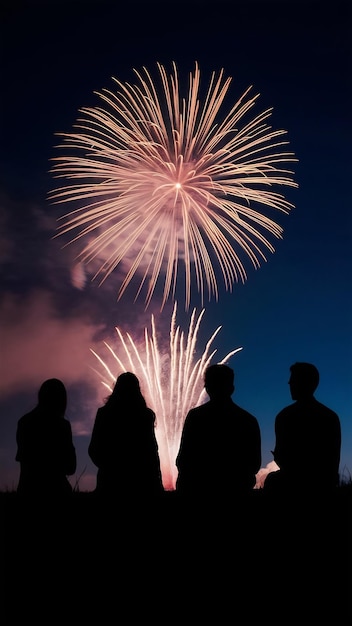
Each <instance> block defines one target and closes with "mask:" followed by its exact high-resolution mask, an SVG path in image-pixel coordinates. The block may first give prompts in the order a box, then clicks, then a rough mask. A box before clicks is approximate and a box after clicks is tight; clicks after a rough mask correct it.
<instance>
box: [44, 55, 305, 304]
mask: <svg viewBox="0 0 352 626" xmlns="http://www.w3.org/2000/svg"><path fill="white" fill-rule="evenodd" d="M157 65H158V71H159V74H158V78H159V85H157V84H156V83H154V82H153V79H152V77H151V75H150V73H149V71H148V70H147V69H146V68H143V69H142V70H141V71H137V70H134V72H135V74H136V76H137V82H136V84H130V83H123V82H121V81H119V80H117V79H116V78H113V80H114V83H115V85H116V90H115V91H110V90H108V89H103V90H102V92H101V93H99V92H97V95H98V96H99V97H100V99H101V100H102V101H103V106H97V107H87V108H82V109H81V110H80V113H81V117H79V118H78V120H77V123H76V125H75V126H74V130H73V131H72V132H70V133H58V135H59V136H61V137H62V143H61V144H60V145H59V146H58V148H64V149H65V151H67V152H68V155H67V156H58V157H55V158H54V159H53V162H54V164H53V167H52V170H51V171H52V172H53V174H54V177H56V178H63V179H66V184H65V186H62V187H58V188H56V189H54V190H52V191H51V192H50V193H49V199H50V200H51V201H52V202H54V203H64V204H66V203H72V205H71V206H73V207H74V208H73V210H72V211H70V212H68V213H66V214H64V215H62V216H61V217H60V219H59V226H58V232H57V233H56V235H55V236H64V235H66V236H68V237H70V239H69V241H68V242H67V243H66V244H65V245H68V244H69V243H73V242H78V241H80V240H82V242H83V243H82V244H81V248H80V251H79V253H78V259H79V260H80V261H81V262H82V263H84V264H86V265H90V267H91V268H92V274H93V279H96V278H97V277H99V279H100V284H101V283H103V282H104V281H105V280H106V278H107V277H108V276H109V275H110V274H111V273H112V272H113V271H114V270H115V269H116V268H119V270H120V273H119V276H122V278H121V282H120V285H119V289H118V299H119V298H121V296H122V295H123V293H124V292H125V290H126V289H127V287H128V285H129V284H130V283H131V281H132V280H133V278H134V277H136V278H137V279H138V281H139V286H138V288H137V292H136V295H135V299H137V298H138V297H139V295H140V294H141V292H142V290H143V289H144V290H145V292H146V293H145V303H146V307H147V306H148V304H149V303H150V301H151V298H152V296H153V294H154V291H155V289H156V286H157V284H158V283H159V281H160V283H163V297H162V305H161V308H163V306H164V305H165V303H166V301H167V300H168V298H169V296H170V295H172V298H173V299H175V294H176V285H177V284H179V282H180V281H181V284H182V281H184V289H185V307H186V309H188V307H189V305H190V299H191V285H192V291H193V285H196V288H197V290H198V292H199V293H200V294H201V298H202V305H203V301H204V294H205V292H207V293H208V298H209V300H210V299H211V297H212V296H214V297H215V298H216V299H217V298H218V283H217V278H216V275H217V271H216V270H219V269H220V275H222V277H223V280H224V286H225V288H226V290H228V291H231V290H232V287H233V285H234V283H236V282H239V281H241V282H244V281H245V280H246V277H247V276H246V270H245V267H244V260H245V259H246V260H249V262H250V263H251V264H252V265H253V266H254V267H255V268H258V267H259V266H260V263H261V262H262V261H265V260H266V257H265V254H264V251H265V250H268V251H270V252H274V247H273V245H272V243H271V242H270V241H269V238H267V236H269V237H270V238H271V237H274V238H277V239H278V238H281V237H282V232H283V229H282V228H281V227H280V226H279V225H278V224H277V223H276V222H275V221H274V220H273V219H271V218H270V217H269V216H268V215H266V214H265V213H264V212H262V210H263V209H265V210H266V211H268V210H271V209H273V210H274V211H279V212H281V213H286V214H287V213H289V211H290V210H291V209H292V208H293V205H292V204H291V203H290V202H288V201H287V200H286V199H285V198H284V196H283V195H282V194H280V193H278V192H276V191H274V190H273V188H275V187H278V186H281V187H282V186H284V187H297V186H298V185H297V184H296V183H295V182H294V180H293V178H292V174H293V172H292V171H290V170H289V169H286V167H287V165H286V166H285V165H284V164H285V163H286V164H287V163H290V162H294V161H297V159H296V158H295V157H294V154H293V153H292V152H286V151H282V147H283V146H285V145H286V144H288V141H284V140H283V139H282V137H283V135H285V134H286V131H285V130H272V128H271V127H270V126H269V125H268V124H267V120H268V118H269V117H270V115H271V112H272V109H271V108H270V109H267V110H265V111H264V112H262V113H260V114H258V115H256V116H255V117H253V118H252V119H249V120H248V121H244V118H245V116H246V115H247V114H248V113H249V111H250V110H251V109H252V107H253V106H254V104H255V103H256V100H257V98H258V96H259V94H257V95H254V96H251V95H249V92H250V90H251V87H250V88H248V89H247V90H246V91H245V92H244V93H243V95H242V96H241V97H240V98H239V99H238V100H237V102H235V104H233V105H232V106H231V107H230V110H229V112H228V113H227V114H225V115H222V108H223V105H224V101H225V96H226V94H227V92H228V89H229V86H230V83H231V78H226V79H225V78H224V70H223V69H221V70H220V72H219V73H218V74H216V73H215V72H213V73H212V75H211V79H210V82H209V85H208V88H207V90H206V92H205V98H204V100H203V104H202V103H201V102H202V100H201V86H200V70H199V67H198V64H197V63H195V69H194V71H193V72H190V73H189V86H188V91H187V92H186V96H185V97H184V96H182V95H181V90H180V84H179V78H178V72H177V68H176V64H175V63H173V65H172V67H173V71H172V73H171V74H170V75H168V74H167V71H166V69H165V68H164V66H162V65H161V64H157ZM158 86H159V89H158V88H157V87H158ZM67 181H71V182H67ZM76 245H77V244H76ZM181 267H183V268H184V274H183V272H182V273H181V271H180V268H181ZM119 280H120V278H119Z"/></svg>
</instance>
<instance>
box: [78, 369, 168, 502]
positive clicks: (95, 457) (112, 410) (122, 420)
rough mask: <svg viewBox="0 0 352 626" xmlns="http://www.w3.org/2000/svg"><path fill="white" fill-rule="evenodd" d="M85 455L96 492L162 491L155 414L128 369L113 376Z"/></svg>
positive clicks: (126, 494) (134, 493)
mask: <svg viewBox="0 0 352 626" xmlns="http://www.w3.org/2000/svg"><path fill="white" fill-rule="evenodd" d="M88 454H89V456H90V458H91V459H92V461H93V463H94V464H95V465H96V466H97V467H98V472H97V484H96V493H98V494H99V493H100V494H105V495H107V496H114V495H115V494H116V493H120V495H122V494H124V495H125V496H128V495H136V496H137V497H138V495H140V496H144V495H153V494H158V493H161V492H162V490H163V487H162V478H161V470H160V460H159V454H158V444H157V440H156V436H155V414H154V412H153V411H152V410H151V409H150V408H149V407H147V405H146V403H145V400H144V398H143V396H142V394H141V391H140V387H139V381H138V379H137V377H136V376H135V375H134V374H132V373H131V372H124V373H123V374H121V375H120V376H119V377H118V378H117V381H116V384H115V387H114V390H113V392H112V394H111V396H109V398H108V400H107V402H106V403H105V405H104V406H102V407H100V408H99V409H98V411H97V414H96V418H95V422H94V426H93V432H92V436H91V440H90V444H89V447H88Z"/></svg>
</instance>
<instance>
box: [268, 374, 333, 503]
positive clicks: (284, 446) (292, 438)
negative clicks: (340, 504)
mask: <svg viewBox="0 0 352 626" xmlns="http://www.w3.org/2000/svg"><path fill="white" fill-rule="evenodd" d="M290 372H291V374H290V377H289V381H288V384H289V386H290V392H291V397H292V400H294V403H293V404H290V405H289V406H287V407H286V408H284V409H283V410H282V411H280V413H278V415H277V416H276V418H275V448H274V451H273V454H274V461H275V462H276V463H277V465H278V466H279V468H280V470H278V471H277V472H271V473H270V474H268V476H267V477H266V480H265V483H264V489H265V490H266V491H267V492H269V490H270V491H273V490H280V491H282V492H285V491H295V492H305V491H307V490H309V491H310V492H311V493H312V494H313V493H314V492H316V491H321V490H324V491H327V490H330V491H331V489H333V488H335V487H337V486H338V483H339V463H340V449H341V426H340V420H339V417H338V415H337V414H336V413H335V412H334V411H332V410H331V409H329V408H328V407H327V406H325V405H324V404H322V403H321V402H319V401H318V400H317V399H316V398H315V396H314V393H315V390H316V388H317V387H318V385H319V372H318V370H317V368H316V367H315V365H312V364H311V363H294V364H293V365H291V367H290Z"/></svg>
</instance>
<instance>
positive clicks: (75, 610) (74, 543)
mask: <svg viewBox="0 0 352 626" xmlns="http://www.w3.org/2000/svg"><path fill="white" fill-rule="evenodd" d="M252 495H253V497H250V498H249V499H247V500H246V501H235V502H233V501H231V502H226V503H224V502H214V501H212V502H210V501H203V502H195V501H193V502H184V501H182V500H180V498H179V496H178V495H177V494H176V493H165V495H164V496H163V497H162V498H161V499H160V500H158V501H150V500H149V501H147V502H143V501H141V500H140V499H138V498H135V499H131V501H130V502H128V503H126V502H125V503H122V502H118V501H116V502H114V503H112V502H109V503H105V504H104V503H102V502H99V501H98V500H97V499H96V496H95V495H94V494H92V493H75V494H73V496H72V499H71V500H70V501H69V502H66V503H60V502H57V501H56V502H41V503H34V502H28V503H26V502H21V501H20V500H19V499H18V497H17V495H16V494H12V493H8V494H0V506H1V511H0V520H1V522H0V523H1V534H2V550H1V572H2V574H1V576H2V580H1V587H0V589H1V596H2V598H1V614H2V624H3V625H4V626H5V625H6V624H12V623H18V624H20V623H23V624H27V623H32V622H36V623H38V622H39V623H41V622H45V623H46V624H51V623H60V624H71V623H72V624H79V623H96V624H102V623H115V624H116V623H117V624H131V623H134V624H145V623H150V622H151V623H154V622H156V623H161V624H173V623H174V624H188V623H189V624H197V623H199V622H200V623H204V622H205V623H212V624H214V625H215V624H216V625H217V624H266V623H267V624H269V623H270V624H272V623H277V624H286V623H287V624H316V623H317V624H321V623H329V624H333V625H334V626H335V625H339V624H341V625H342V624H346V626H347V625H350V624H351V623H352V611H351V590H352V576H351V562H352V559H351V554H352V550H351V535H352V515H351V510H352V507H351V502H352V490H351V489H345V490H343V489H339V490H338V491H337V493H336V494H334V496H333V497H331V498H321V497H320V498H316V499H315V500H314V499H313V500H312V499H310V500H309V502H307V501H306V502H305V501H296V502H294V501H292V500H291V501H290V500H289V499H286V500H285V501H283V500H281V501H277V500H276V501H274V500H268V498H267V497H264V493H263V492H261V491H254V492H253V494H251V496H252Z"/></svg>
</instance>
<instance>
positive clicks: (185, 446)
mask: <svg viewBox="0 0 352 626" xmlns="http://www.w3.org/2000/svg"><path fill="white" fill-rule="evenodd" d="M233 380H234V374H233V370H232V369H231V368H229V367H228V366H226V365H212V366H210V367H209V368H208V369H207V370H206V372H205V378H204V383H205V388H206V391H207V393H208V395H209V401H208V402H206V403H205V404H203V405H201V406H199V407H195V408H193V409H191V410H190V411H189V413H188V415H187V416H186V419H185V423H184V427H183V431H182V437H181V443H180V448H179V452H178V455H177V458H176V466H177V469H178V477H177V482H176V490H177V491H178V492H179V493H181V494H190V495H197V494H199V495H201V494H204V495H209V496H214V495H218V496H221V497H226V495H229V496H233V495H235V494H236V493H237V494H239V493H248V492H249V491H251V490H252V489H253V487H254V486H255V482H256V473H257V472H258V471H259V469H260V465H261V436H260V428H259V424H258V421H257V419H256V418H255V417H254V416H253V415H251V414H250V413H248V412H247V411H245V410H244V409H242V408H241V407H239V406H238V405H236V404H235V403H234V402H233V400H232V398H231V395H232V393H233V391H234V384H233Z"/></svg>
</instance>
